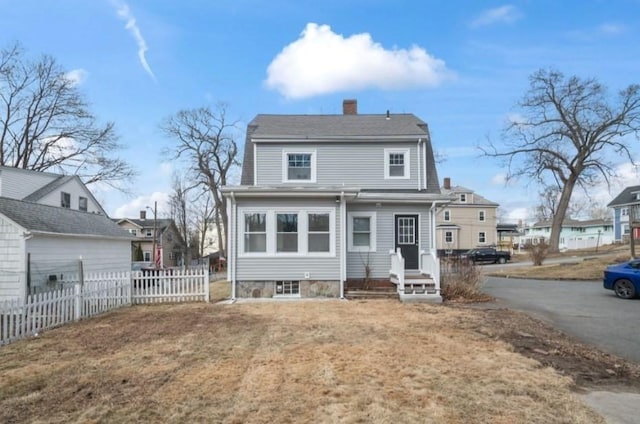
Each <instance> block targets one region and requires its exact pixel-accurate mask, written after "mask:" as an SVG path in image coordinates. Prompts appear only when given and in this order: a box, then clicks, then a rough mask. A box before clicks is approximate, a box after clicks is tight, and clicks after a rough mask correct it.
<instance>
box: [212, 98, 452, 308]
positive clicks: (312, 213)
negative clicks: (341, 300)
mask: <svg viewBox="0 0 640 424" xmlns="http://www.w3.org/2000/svg"><path fill="white" fill-rule="evenodd" d="M343 112H344V113H343V114H342V115H258V116H256V117H255V118H254V119H253V120H252V121H251V122H250V123H249V124H248V126H247V135H246V142H245V152H244V163H243V169H242V179H241V185H240V186H228V187H224V188H223V193H224V195H225V197H226V199H227V216H228V223H229V225H228V228H229V234H228V240H229V243H228V249H227V250H228V273H229V279H230V280H231V281H232V287H233V297H234V298H236V297H343V296H344V291H345V285H346V284H349V285H358V284H360V285H365V286H367V285H372V284H379V283H380V284H382V283H385V282H386V283H387V284H388V283H389V282H393V283H394V284H397V286H398V292H399V294H400V295H401V296H403V295H404V294H405V288H406V287H405V283H407V282H409V281H410V280H411V278H413V280H416V281H417V280H418V279H420V280H421V282H422V288H423V289H424V290H422V291H421V292H420V294H421V295H423V297H424V298H431V299H434V300H439V299H440V296H439V278H438V275H439V270H438V262H437V260H436V244H435V212H436V209H437V207H438V206H439V205H442V204H444V203H446V202H448V201H449V198H448V197H447V196H444V195H442V194H441V193H440V189H439V184H438V176H437V171H436V167H435V161H434V157H433V149H432V146H431V139H430V135H429V130H428V127H427V124H426V123H425V122H423V121H422V120H420V119H419V118H417V117H416V116H415V115H413V114H393V113H389V112H387V113H381V114H358V113H357V103H356V101H355V100H345V101H344V103H343ZM405 277H406V278H405ZM413 280H412V281H413ZM414 288H415V287H414ZM427 288H428V290H427ZM414 292H415V290H414ZM412 293H413V292H412Z"/></svg>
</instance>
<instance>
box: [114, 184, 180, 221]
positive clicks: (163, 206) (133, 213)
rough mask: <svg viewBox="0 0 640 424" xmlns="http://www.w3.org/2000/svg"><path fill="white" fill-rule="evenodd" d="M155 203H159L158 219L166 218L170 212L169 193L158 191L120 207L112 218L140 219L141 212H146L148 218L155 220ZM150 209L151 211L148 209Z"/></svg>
mask: <svg viewBox="0 0 640 424" xmlns="http://www.w3.org/2000/svg"><path fill="white" fill-rule="evenodd" d="M154 202H158V218H162V217H165V216H166V215H167V213H168V212H169V207H168V205H169V193H164V192H160V191H156V192H154V193H152V194H151V195H148V196H140V197H136V198H135V199H133V200H132V201H130V202H128V203H126V204H124V205H122V206H120V207H119V208H117V209H116V210H115V212H114V213H113V214H111V216H112V217H113V218H138V217H139V216H140V211H142V210H146V211H147V217H150V218H153V208H154ZM147 207H149V208H150V209H147Z"/></svg>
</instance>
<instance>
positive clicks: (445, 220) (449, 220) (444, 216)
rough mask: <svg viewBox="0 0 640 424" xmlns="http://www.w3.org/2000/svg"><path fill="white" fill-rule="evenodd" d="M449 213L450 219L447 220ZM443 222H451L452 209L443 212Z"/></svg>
mask: <svg viewBox="0 0 640 424" xmlns="http://www.w3.org/2000/svg"><path fill="white" fill-rule="evenodd" d="M447 212H448V213H449V218H447ZM442 220H443V221H444V222H451V209H445V210H444V211H442Z"/></svg>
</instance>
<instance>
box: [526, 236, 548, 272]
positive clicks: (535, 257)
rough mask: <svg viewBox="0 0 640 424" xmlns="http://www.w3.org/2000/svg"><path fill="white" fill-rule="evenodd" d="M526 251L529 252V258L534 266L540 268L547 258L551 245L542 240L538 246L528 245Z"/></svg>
mask: <svg viewBox="0 0 640 424" xmlns="http://www.w3.org/2000/svg"><path fill="white" fill-rule="evenodd" d="M526 249H527V251H528V252H529V257H530V258H531V260H532V261H533V266H540V265H542V262H544V260H545V259H546V258H547V253H549V244H548V243H547V242H546V240H544V239H542V240H540V241H539V242H538V243H537V244H528V245H527V247H526Z"/></svg>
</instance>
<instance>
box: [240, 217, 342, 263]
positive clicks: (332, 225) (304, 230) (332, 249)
mask: <svg viewBox="0 0 640 424" xmlns="http://www.w3.org/2000/svg"><path fill="white" fill-rule="evenodd" d="M252 213H264V214H265V215H266V230H267V251H266V252H245V251H244V216H245V215H247V214H252ZM282 213H295V214H297V215H298V251H297V252H278V251H277V245H278V243H277V240H278V232H277V229H278V228H277V222H276V221H277V220H276V215H277V214H282ZM326 213H328V214H329V251H328V252H309V251H308V250H309V233H308V231H309V224H308V223H309V218H308V217H309V214H326ZM237 231H238V257H241V258H250V257H260V258H276V257H277V258H282V257H310V258H332V257H335V256H336V210H335V208H328V207H325V208H323V207H318V208H312V209H299V208H277V209H273V208H238V229H237Z"/></svg>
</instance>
